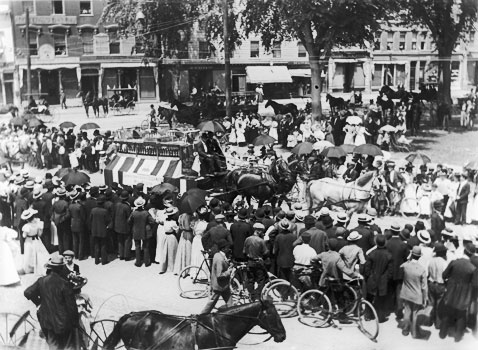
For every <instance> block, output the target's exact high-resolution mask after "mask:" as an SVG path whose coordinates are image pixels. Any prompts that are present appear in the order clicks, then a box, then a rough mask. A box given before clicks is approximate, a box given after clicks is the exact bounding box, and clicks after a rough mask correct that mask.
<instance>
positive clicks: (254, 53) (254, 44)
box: [251, 41, 259, 57]
mask: <svg viewBox="0 0 478 350" xmlns="http://www.w3.org/2000/svg"><path fill="white" fill-rule="evenodd" d="M251 57H259V41H251Z"/></svg>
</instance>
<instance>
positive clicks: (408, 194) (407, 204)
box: [400, 182, 420, 215]
mask: <svg viewBox="0 0 478 350" xmlns="http://www.w3.org/2000/svg"><path fill="white" fill-rule="evenodd" d="M417 191H418V184H416V183H413V182H412V183H409V184H407V185H405V190H404V191H403V199H402V203H401V204H400V211H401V212H402V213H403V214H405V215H417V214H418V213H419V212H420V207H419V205H418V199H417Z"/></svg>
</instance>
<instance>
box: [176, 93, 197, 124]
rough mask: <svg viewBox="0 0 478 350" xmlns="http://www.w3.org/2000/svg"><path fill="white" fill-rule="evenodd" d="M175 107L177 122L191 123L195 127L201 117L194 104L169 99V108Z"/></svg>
mask: <svg viewBox="0 0 478 350" xmlns="http://www.w3.org/2000/svg"><path fill="white" fill-rule="evenodd" d="M174 107H176V108H177V109H178V111H177V112H176V119H177V121H178V123H184V124H191V125H192V126H194V127H196V126H197V125H198V124H199V121H200V119H201V110H200V109H199V108H197V107H194V106H188V105H185V104H184V103H181V102H179V101H178V100H176V99H173V100H172V101H171V108H174Z"/></svg>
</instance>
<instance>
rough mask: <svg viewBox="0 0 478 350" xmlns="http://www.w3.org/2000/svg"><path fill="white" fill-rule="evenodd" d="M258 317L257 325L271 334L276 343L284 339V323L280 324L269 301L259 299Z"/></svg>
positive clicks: (276, 313)
mask: <svg viewBox="0 0 478 350" xmlns="http://www.w3.org/2000/svg"><path fill="white" fill-rule="evenodd" d="M258 319H259V326H260V327H261V328H263V329H264V330H266V331H267V332H268V333H269V334H270V335H272V336H273V337H274V341H275V342H276V343H281V342H283V341H284V340H285V338H286V334H285V328H284V325H283V324H282V320H281V318H280V316H279V313H278V312H277V310H276V308H275V306H274V304H272V302H271V301H269V300H265V301H261V311H260V313H259V316H258Z"/></svg>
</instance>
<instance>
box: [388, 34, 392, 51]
mask: <svg viewBox="0 0 478 350" xmlns="http://www.w3.org/2000/svg"><path fill="white" fill-rule="evenodd" d="M387 50H388V51H391V50H393V32H388V33H387Z"/></svg>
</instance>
